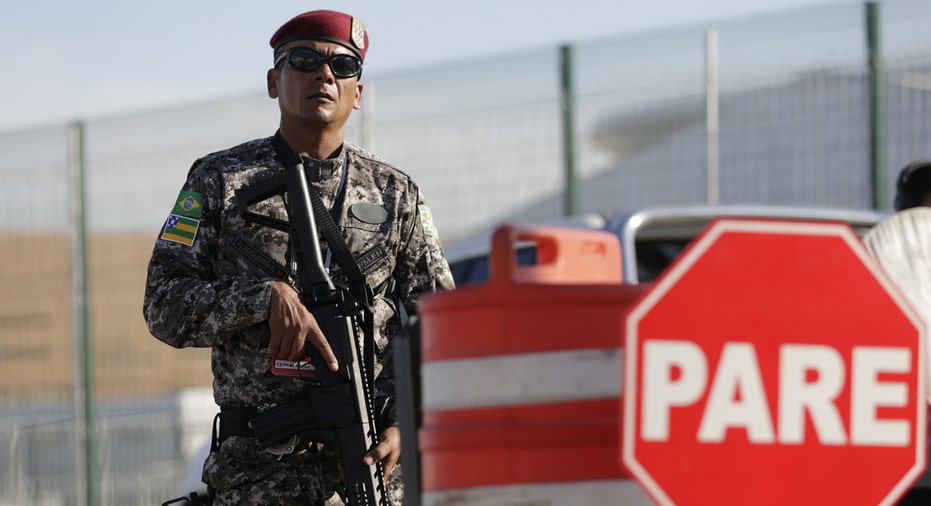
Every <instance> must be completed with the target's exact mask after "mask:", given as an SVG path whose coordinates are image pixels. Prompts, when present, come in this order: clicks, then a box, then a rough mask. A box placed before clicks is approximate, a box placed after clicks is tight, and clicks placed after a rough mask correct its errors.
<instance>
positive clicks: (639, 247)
mask: <svg viewBox="0 0 931 506" xmlns="http://www.w3.org/2000/svg"><path fill="white" fill-rule="evenodd" d="M887 216H888V213H882V212H876V211H864V210H850V209H825V208H809V207H780V206H758V205H757V206H751V205H746V206H733V205H728V206H681V207H671V206H670V207H656V208H651V209H644V210H641V211H635V212H629V213H622V214H618V215H616V216H604V215H599V214H586V215H579V216H574V217H570V218H563V219H561V220H557V221H553V222H546V223H541V224H545V225H555V226H567V227H573V228H587V229H596V230H597V229H601V230H607V231H609V232H612V233H614V234H615V235H617V237H618V238H619V239H620V243H621V259H622V260H621V261H622V264H623V265H622V271H623V280H624V283H629V284H637V283H645V282H650V281H653V280H655V279H656V278H657V276H659V274H660V273H661V272H662V271H663V270H664V269H665V268H666V267H667V266H669V264H670V263H671V262H672V261H673V260H674V259H675V258H676V257H677V256H679V254H680V253H681V252H682V250H683V249H684V248H685V246H686V245H687V244H688V243H689V242H691V241H692V239H694V238H695V237H697V236H698V234H699V233H700V232H701V231H702V230H703V229H704V228H705V227H706V226H707V225H708V224H709V223H710V222H711V221H712V220H714V219H715V218H722V217H727V218H739V217H744V218H772V219H782V220H785V219H789V220H818V221H825V220H827V221H837V222H844V223H847V224H849V225H850V226H851V227H853V229H854V230H855V231H856V232H857V233H858V234H859V235H860V236H861V237H862V236H863V234H865V233H866V232H867V231H868V230H869V229H870V228H871V227H872V226H873V225H875V224H877V223H879V222H880V221H881V220H882V219H884V218H885V217H887ZM490 248H491V232H488V233H484V234H479V235H476V236H474V237H471V238H469V239H465V240H462V241H456V242H455V243H452V244H450V245H449V246H447V248H446V258H447V260H448V261H449V264H450V267H451V268H452V271H453V277H454V278H455V279H456V285H457V286H463V285H469V284H473V283H480V282H482V281H484V280H486V279H487V278H488V252H489V250H490ZM516 254H517V258H518V262H519V263H521V264H524V265H533V264H534V263H535V254H534V250H533V246H532V245H529V244H528V245H526V246H520V245H519V246H518V248H517V252H516Z"/></svg>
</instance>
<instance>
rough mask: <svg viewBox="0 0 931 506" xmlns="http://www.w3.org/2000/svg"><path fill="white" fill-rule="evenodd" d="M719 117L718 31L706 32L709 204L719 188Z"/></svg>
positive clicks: (706, 152) (707, 189) (706, 156)
mask: <svg viewBox="0 0 931 506" xmlns="http://www.w3.org/2000/svg"><path fill="white" fill-rule="evenodd" d="M719 123H720V120H719V117H718V31H717V30H714V29H710V30H708V31H707V32H705V136H706V140H705V170H706V174H705V179H706V180H705V184H706V190H705V194H706V200H707V202H708V204H717V203H718V201H719V199H720V197H719V193H720V189H719V178H720V176H719V171H720V169H719V156H718V153H719V150H718V142H719V135H718V132H719V130H720V126H719Z"/></svg>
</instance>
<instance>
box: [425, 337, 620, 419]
mask: <svg viewBox="0 0 931 506" xmlns="http://www.w3.org/2000/svg"><path fill="white" fill-rule="evenodd" d="M622 352H623V351H622V350H621V349H620V348H610V349H597V350H572V351H557V352H546V353H526V354H521V355H501V356H496V357H491V358H489V357H483V358H472V359H461V360H437V361H431V362H424V363H423V367H422V368H421V375H422V376H421V377H422V380H423V408H424V409H425V410H428V411H429V410H443V409H462V408H479V407H496V406H515V405H527V404H542V403H548V402H562V401H570V400H591V399H602V398H611V397H613V398H618V397H620V395H621V391H622V388H621V377H622V374H621V364H622V362H623V361H622V356H621V355H622Z"/></svg>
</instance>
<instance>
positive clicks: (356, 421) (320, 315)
mask: <svg viewBox="0 0 931 506" xmlns="http://www.w3.org/2000/svg"><path fill="white" fill-rule="evenodd" d="M295 158H296V157H295ZM289 165H291V164H290V163H289V164H286V167H288V168H287V170H286V173H285V175H284V176H281V177H276V178H273V179H270V180H266V181H259V182H256V183H253V184H251V185H249V186H247V187H244V188H241V189H239V190H236V201H237V208H238V211H239V214H240V216H242V217H243V218H244V219H245V220H247V221H252V222H256V223H259V224H262V225H266V226H270V227H273V228H276V229H279V230H282V231H286V232H288V233H289V237H290V241H291V249H292V251H293V253H294V254H295V255H294V256H295V257H296V260H297V262H298V265H297V274H298V278H299V285H300V286H299V287H298V288H299V291H300V295H301V301H302V302H303V303H304V305H305V307H307V309H308V310H309V311H310V312H311V313H312V314H313V316H314V318H315V319H316V320H317V324H318V325H319V326H320V330H322V331H323V334H324V336H326V338H327V341H328V342H329V344H330V347H331V348H332V350H333V352H334V353H335V355H336V358H337V361H338V362H339V370H338V371H336V372H332V371H330V370H329V369H328V367H327V366H326V365H325V362H324V361H323V358H322V355H321V354H320V352H319V351H318V350H317V349H316V348H314V347H313V346H308V347H307V348H308V349H306V350H305V353H307V354H308V355H309V356H310V357H311V364H313V365H314V366H315V370H314V371H313V377H312V378H311V379H310V385H311V386H310V388H309V391H310V394H309V397H308V398H307V399H305V400H300V401H294V402H290V403H287V404H284V405H281V406H278V407H275V408H272V409H270V410H268V411H265V412H263V413H260V414H259V415H257V416H256V417H255V418H253V419H252V420H251V421H250V424H251V426H252V429H253V431H254V432H255V434H256V436H257V437H258V439H259V442H260V443H261V444H262V445H263V446H266V447H274V446H276V445H278V446H279V447H280V446H281V445H282V443H285V444H287V443H288V442H289V441H290V443H292V444H295V443H296V441H297V439H298V438H300V440H301V441H303V442H307V441H313V442H319V443H324V444H325V445H328V446H329V447H331V448H334V449H335V450H336V451H337V452H338V453H339V454H340V455H341V459H342V464H343V468H344V471H345V477H346V481H347V484H348V487H347V488H348V492H347V493H348V496H349V504H350V505H353V506H381V505H386V504H387V498H386V495H385V489H384V478H383V474H382V470H381V469H382V468H381V464H375V465H373V466H366V465H365V464H363V462H362V459H363V457H364V456H365V454H366V453H367V452H368V451H369V450H370V449H372V448H373V447H374V446H375V445H376V444H377V442H378V441H377V434H376V431H377V428H376V426H375V416H374V409H373V406H372V398H371V395H372V385H373V375H374V370H373V369H374V368H373V367H372V364H368V365H369V367H368V369H367V368H366V366H365V364H363V360H362V359H363V357H367V355H366V354H364V353H363V351H364V347H365V346H369V347H370V353H371V347H372V346H374V342H373V339H374V336H371V335H368V336H365V335H363V333H362V332H361V331H360V327H361V325H360V323H361V318H362V313H363V311H365V310H366V307H368V306H369V305H370V303H371V290H370V289H369V288H368V286H367V285H364V280H362V281H361V283H362V285H363V286H350V287H347V288H342V287H337V286H335V285H334V283H333V280H332V279H331V278H330V276H329V274H328V273H327V270H326V268H325V267H324V263H323V255H322V253H321V251H320V243H319V240H318V236H317V221H316V220H315V219H314V211H313V204H312V201H311V198H312V197H311V191H315V190H313V188H311V187H310V186H309V185H308V182H307V179H306V176H305V169H304V165H303V163H301V162H300V159H299V158H298V159H297V160H296V161H295V163H294V165H293V166H289ZM282 192H287V194H288V198H289V200H290V202H289V205H288V221H287V222H285V221H282V220H278V219H275V218H271V217H269V216H264V215H261V214H257V213H254V212H252V211H250V210H249V206H250V205H252V204H255V203H257V202H261V201H263V200H265V199H268V198H270V197H272V196H274V195H280V194H281V193H282ZM314 198H317V199H318V212H319V208H320V207H321V206H322V204H319V196H316V195H315V196H314ZM329 247H330V249H331V250H332V249H334V248H335V246H334V245H332V244H329ZM341 267H342V268H343V271H344V272H345V271H346V269H347V267H346V266H344V265H341ZM359 284H360V283H359V282H358V280H357V282H355V283H353V285H359ZM366 316H367V317H368V318H371V317H372V315H371V313H370V312H369V314H367V315H366ZM368 328H371V326H369V327H368ZM364 343H366V344H364ZM264 344H265V345H267V343H264Z"/></svg>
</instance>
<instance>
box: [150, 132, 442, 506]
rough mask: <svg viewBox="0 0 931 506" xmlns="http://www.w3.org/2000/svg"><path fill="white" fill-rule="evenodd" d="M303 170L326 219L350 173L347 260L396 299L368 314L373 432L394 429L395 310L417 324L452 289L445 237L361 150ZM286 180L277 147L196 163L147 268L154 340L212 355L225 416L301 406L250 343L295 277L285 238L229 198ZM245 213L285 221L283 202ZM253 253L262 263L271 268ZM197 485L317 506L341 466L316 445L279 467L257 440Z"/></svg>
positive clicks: (223, 493)
mask: <svg viewBox="0 0 931 506" xmlns="http://www.w3.org/2000/svg"><path fill="white" fill-rule="evenodd" d="M344 155H345V160H346V162H345V165H344V162H343V160H344ZM305 166H307V173H308V177H309V178H310V180H311V181H310V182H311V184H312V185H313V186H314V187H315V188H316V189H317V191H318V193H319V194H320V195H321V197H322V200H323V203H324V204H325V205H326V207H327V208H332V207H333V205H334V202H335V201H336V195H337V189H338V187H339V185H340V179H341V173H342V170H343V168H344V167H345V168H346V169H347V171H348V172H347V176H346V179H345V190H344V202H343V205H342V206H341V209H340V214H339V215H338V216H339V219H338V220H337V223H338V224H339V226H340V228H341V229H342V231H343V236H344V237H345V239H346V244H347V246H348V247H349V249H350V251H352V253H353V255H354V256H355V257H356V259H357V260H358V259H364V261H360V262H359V263H360V267H361V268H362V270H363V273H364V274H365V276H366V279H367V281H368V283H369V285H370V286H371V287H372V288H373V289H374V290H375V292H376V293H379V292H380V291H384V288H385V287H390V289H391V292H390V293H386V294H384V296H381V297H378V298H377V299H376V301H375V310H374V314H375V318H374V326H375V343H376V362H377V364H376V367H375V378H376V379H375V392H374V398H375V409H376V413H377V414H378V416H379V417H380V421H381V427H382V428H384V427H385V426H387V425H396V419H395V416H394V413H393V409H392V407H393V403H392V402H391V400H390V399H391V395H392V392H393V379H392V374H391V370H390V356H391V347H390V339H391V337H392V336H393V335H395V333H396V332H397V331H398V330H399V328H400V326H401V323H400V317H399V312H398V310H397V304H398V301H401V302H402V303H403V304H404V306H405V309H406V311H407V312H410V313H412V312H414V311H415V310H416V301H417V298H418V297H419V296H420V295H421V294H424V293H426V292H431V291H434V290H438V289H450V288H452V287H453V281H452V276H451V274H450V271H449V266H448V265H447V263H446V259H445V257H444V256H443V251H442V249H441V246H440V242H439V237H438V236H437V233H436V229H435V228H434V226H433V222H432V219H431V218H430V214H429V209H428V208H427V207H426V205H425V204H424V200H423V197H422V195H421V194H420V191H419V190H418V187H417V185H416V184H415V183H414V182H413V181H412V180H411V179H410V177H409V176H407V175H406V174H404V173H403V172H401V171H399V170H397V169H395V168H394V167H392V166H390V165H388V164H387V163H386V162H384V161H382V160H380V159H378V158H377V157H375V156H373V155H371V154H369V153H367V152H366V151H364V150H362V149H361V148H358V147H356V146H353V145H351V144H349V143H344V145H343V148H342V150H341V153H340V155H339V156H337V157H334V158H332V159H328V160H323V161H319V160H308V159H305ZM284 170H285V168H284V167H283V166H282V165H281V164H280V163H279V162H278V161H277V160H276V158H275V151H274V148H273V146H272V142H271V138H266V139H259V140H254V141H251V142H247V143H244V144H241V145H239V146H236V147H234V148H231V149H228V150H226V151H221V152H218V153H213V154H210V155H208V156H206V157H204V158H201V159H199V160H197V161H196V162H195V163H194V165H193V167H192V168H191V170H190V172H189V174H188V177H187V181H186V182H185V184H184V187H183V188H182V193H181V196H180V197H179V199H180V200H179V205H181V204H182V203H183V204H185V205H184V206H183V208H182V209H181V210H180V211H173V213H174V212H178V214H177V215H176V214H172V215H170V216H169V219H168V221H167V222H166V225H165V228H164V229H163V231H162V233H161V235H160V236H159V239H158V240H157V241H156V244H155V248H154V251H153V253H152V258H151V261H150V263H149V269H148V280H147V283H146V292H145V304H144V312H145V318H146V321H147V323H148V326H149V330H150V332H151V333H152V334H153V335H154V336H155V337H157V338H158V339H159V340H161V341H164V342H165V343H167V344H169V345H171V346H174V347H176V348H184V347H189V346H193V347H212V359H211V363H212V369H213V376H214V384H213V389H214V398H215V400H216V402H217V404H219V405H220V406H240V407H242V406H262V405H276V404H281V403H283V402H287V401H291V400H297V399H302V398H306V383H304V382H303V381H301V380H298V379H293V378H289V377H282V376H273V375H271V374H269V370H270V367H271V358H270V357H269V355H268V353H267V352H266V351H265V350H264V349H260V345H259V337H258V332H259V328H260V327H259V324H260V323H261V322H264V321H265V320H267V319H268V301H269V296H270V293H271V287H272V284H273V283H274V282H275V280H276V278H275V277H274V274H275V272H276V271H280V272H278V273H279V274H285V277H288V278H289V279H290V280H291V282H292V285H293V284H294V279H293V275H291V276H288V274H287V271H286V270H282V269H286V268H287V266H288V265H289V261H288V260H289V257H290V251H289V245H288V234H286V233H284V232H281V231H278V230H275V229H272V228H270V227H266V226H262V225H259V224H255V223H250V222H246V221H244V220H243V219H242V218H241V217H240V216H239V214H238V212H237V209H236V201H235V195H234V192H235V190H236V189H237V188H240V187H243V186H246V185H249V184H251V183H253V182H255V181H259V180H264V179H267V178H270V177H275V176H278V175H281V174H282V173H283V171H284ZM185 197H186V199H185ZM185 200H186V202H182V201H185ZM175 209H176V210H178V209H179V207H178V206H176V208H175ZM252 209H253V210H254V211H256V212H258V213H261V214H264V215H268V216H272V217H276V218H279V219H282V220H286V219H287V212H286V209H285V202H284V200H283V199H282V198H281V197H280V196H276V197H272V198H270V199H268V200H265V201H262V202H259V203H257V204H255V205H253V206H252ZM379 209H382V210H383V211H380V210H379ZM373 210H374V212H373ZM384 211H387V213H385V212H384ZM179 220H180V222H179ZM185 231H186V232H185ZM251 251H264V252H265V255H263V258H265V261H262V260H259V261H257V260H256V258H257V257H256V255H253V254H249V252H251ZM269 260H273V262H269ZM332 270H333V269H331V271H332ZM331 275H333V276H334V278H339V273H334V272H331ZM386 365H387V366H389V367H387V368H386V367H385V366H386ZM398 471H400V468H398V470H396V471H395V472H393V473H392V475H391V479H390V480H389V492H390V493H391V495H393V496H395V498H396V499H399V498H400V494H401V492H402V491H401V490H400V479H399V476H400V473H399V472H398ZM204 478H205V481H206V482H207V483H208V484H209V485H212V486H214V487H215V488H216V489H217V490H218V502H220V503H223V504H227V503H228V504H235V503H240V502H244V503H250V504H266V503H267V504H291V503H292V502H293V503H294V504H315V503H322V501H323V500H324V499H325V498H327V497H330V496H331V495H332V493H333V491H334V490H336V489H337V486H338V485H337V482H338V478H339V474H338V470H337V466H336V459H335V456H334V455H333V454H331V453H330V452H329V451H328V450H327V449H325V448H321V447H320V446H319V445H317V446H314V447H312V448H310V449H309V450H307V449H305V450H304V451H302V452H300V453H297V454H293V455H290V456H285V457H283V458H282V459H280V460H277V459H276V458H275V457H274V456H272V455H270V454H268V453H266V452H264V451H263V449H262V448H259V447H258V445H257V442H256V440H255V439H254V438H248V437H230V438H228V439H227V440H226V441H225V442H224V443H223V445H222V447H221V448H220V450H219V451H218V452H215V453H213V454H211V456H210V457H209V458H208V459H207V462H206V464H205V469H204ZM289 498H290V501H291V502H289ZM339 503H340V502H339V501H337V502H335V504H339ZM328 504H329V503H328Z"/></svg>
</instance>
